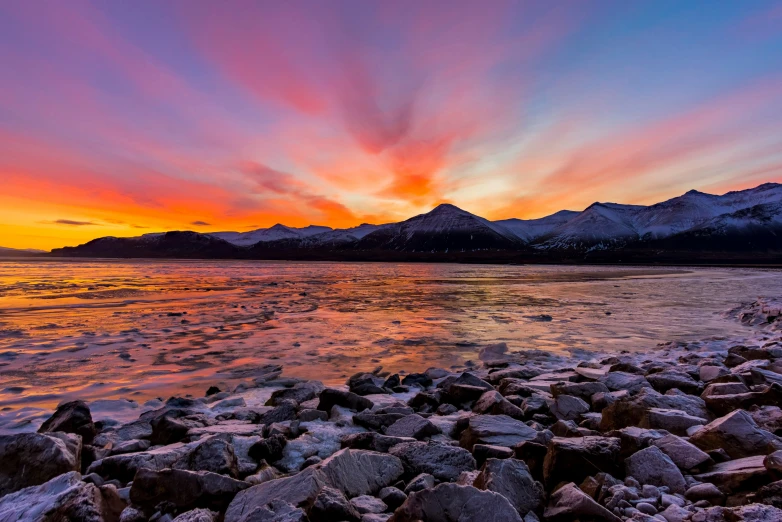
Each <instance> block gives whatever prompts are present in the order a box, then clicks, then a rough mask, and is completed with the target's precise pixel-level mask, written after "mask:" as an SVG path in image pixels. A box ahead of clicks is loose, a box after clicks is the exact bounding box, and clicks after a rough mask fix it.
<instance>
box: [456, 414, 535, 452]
mask: <svg viewBox="0 0 782 522" xmlns="http://www.w3.org/2000/svg"><path fill="white" fill-rule="evenodd" d="M537 434H538V432H537V431H535V430H534V429H532V428H530V427H529V426H527V425H526V424H524V423H523V422H521V421H519V420H516V419H513V418H511V417H508V416H507V415H474V416H472V417H470V418H469V420H468V425H467V429H465V430H464V432H462V435H461V439H460V444H461V446H462V447H463V448H466V449H468V450H472V447H473V446H474V445H475V444H490V445H493V446H505V447H508V448H512V447H513V446H515V445H516V444H518V443H520V442H523V441H525V440H532V439H534V438H535V437H536V436H537Z"/></svg>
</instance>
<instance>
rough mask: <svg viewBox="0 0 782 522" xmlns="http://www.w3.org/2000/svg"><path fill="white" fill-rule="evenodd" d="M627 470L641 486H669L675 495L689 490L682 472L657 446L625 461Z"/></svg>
mask: <svg viewBox="0 0 782 522" xmlns="http://www.w3.org/2000/svg"><path fill="white" fill-rule="evenodd" d="M625 470H626V473H627V475H628V476H631V477H633V478H635V479H636V480H637V481H638V482H640V483H641V484H652V485H653V486H667V487H668V488H669V489H670V491H672V492H673V493H684V492H685V490H686V488H687V484H686V482H685V481H684V476H682V472H681V471H679V468H678V467H677V466H676V464H674V462H673V460H671V458H670V457H668V455H666V454H665V453H663V452H662V451H661V450H660V448H658V447H657V446H650V447H648V448H646V449H643V450H641V451H639V452H638V453H635V454H634V455H631V456H630V458H628V459H627V460H626V461H625Z"/></svg>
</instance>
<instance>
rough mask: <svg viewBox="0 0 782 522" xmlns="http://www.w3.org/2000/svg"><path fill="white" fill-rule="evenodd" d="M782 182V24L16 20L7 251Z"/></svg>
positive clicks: (740, 10) (352, 6)
mask: <svg viewBox="0 0 782 522" xmlns="http://www.w3.org/2000/svg"><path fill="white" fill-rule="evenodd" d="M769 181H776V182H780V181H782V1H780V0H777V1H773V2H769V1H762V0H750V1H746V2H736V1H732V0H731V1H717V0H709V1H698V0H687V1H680V0H676V1H668V0H653V1H642V0H634V1H631V2H627V1H623V0H622V1H601V0H595V1H588V2H587V1H584V0H579V1H572V2H569V1H565V0H561V1H557V2H543V1H539V0H537V1H531V2H525V1H500V0H497V1H494V0H483V1H480V2H479V1H472V2H463V1H458V0H448V1H445V2H437V1H433V0H431V1H430V0H424V1H421V0H415V1H407V0H395V1H394V2H385V1H382V2H381V1H372V0H357V1H341V0H329V1H322V0H319V1H306V0H297V1H295V2H279V1H276V0H275V1H268V2H267V1H263V0H252V1H242V0H226V1H224V2H214V1H211V0H209V1H201V0H166V1H159V0H135V1H133V2H127V1H112V0H101V1H95V2H90V1H84V0H68V1H67V2H64V1H61V0H53V1H48V0H46V1H45V0H27V1H24V2H21V1H17V0H0V245H3V246H6V247H15V248H41V249H50V248H53V247H59V246H64V245H75V244H79V243H83V242H85V241H87V240H89V239H92V238H95V237H100V236H107V235H113V236H135V235H140V234H143V233H148V232H155V231H160V230H197V231H202V232H209V231H220V230H237V231H247V230H252V229H255V228H260V227H268V226H271V225H273V224H275V223H278V222H280V223H284V224H286V225H290V226H306V225H309V224H319V225H328V226H332V227H349V226H354V225H358V224H360V223H364V222H371V223H383V222H390V221H398V220H401V219H406V218H408V217H411V216H413V215H415V214H419V213H421V212H426V211H428V210H430V209H431V208H432V207H434V206H436V205H437V204H439V203H442V202H448V203H453V204H455V205H457V206H459V207H461V208H463V209H465V210H468V211H470V212H473V213H475V214H478V215H481V216H483V217H486V218H489V219H502V218H509V217H518V218H535V217H541V216H545V215H547V214H551V213H553V212H555V211H557V210H561V209H566V208H567V209H572V210H581V209H583V208H585V207H587V206H589V205H590V204H591V203H593V202H595V201H603V202H606V201H611V202H619V203H633V204H650V203H655V202H658V201H661V200H664V199H667V198H670V197H673V196H677V195H680V194H682V193H684V192H686V191H688V190H690V189H697V190H702V191H704V192H711V193H724V192H726V191H729V190H736V189H743V188H749V187H753V186H756V185H759V184H761V183H764V182H769Z"/></svg>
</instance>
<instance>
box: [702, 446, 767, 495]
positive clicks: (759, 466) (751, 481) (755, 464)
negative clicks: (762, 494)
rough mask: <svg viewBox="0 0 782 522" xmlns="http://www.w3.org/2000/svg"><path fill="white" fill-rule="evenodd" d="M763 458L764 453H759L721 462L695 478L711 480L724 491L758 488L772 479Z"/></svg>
mask: <svg viewBox="0 0 782 522" xmlns="http://www.w3.org/2000/svg"><path fill="white" fill-rule="evenodd" d="M763 459H764V457H763V456H762V455H758V456H755V457H746V458H743V459H736V460H729V461H727V462H721V463H719V464H715V465H714V466H712V467H711V468H709V469H708V470H707V471H706V472H705V473H701V474H700V475H695V479H696V480H698V481H700V482H711V483H712V484H714V485H715V486H717V487H718V488H719V489H720V490H721V491H722V492H724V493H732V492H734V491H747V490H756V489H757V488H759V487H761V486H763V485H765V484H768V483H769V481H770V477H769V473H768V470H767V469H766V467H765V466H764V465H763Z"/></svg>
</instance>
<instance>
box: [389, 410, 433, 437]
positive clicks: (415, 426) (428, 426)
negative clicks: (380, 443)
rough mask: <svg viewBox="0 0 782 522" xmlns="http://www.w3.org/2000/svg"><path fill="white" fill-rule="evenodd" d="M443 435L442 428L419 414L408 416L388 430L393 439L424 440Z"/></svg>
mask: <svg viewBox="0 0 782 522" xmlns="http://www.w3.org/2000/svg"><path fill="white" fill-rule="evenodd" d="M438 433H441V431H440V428H438V427H437V426H435V425H434V424H432V423H431V422H430V421H428V420H427V419H425V418H423V417H421V416H420V415H418V414H415V413H414V414H412V415H406V416H404V417H402V418H401V419H399V420H398V421H396V422H395V423H393V424H392V425H391V426H389V427H388V428H386V435H389V436H391V437H412V438H414V439H419V440H420V439H424V438H428V437H431V436H432V435H437V434H438Z"/></svg>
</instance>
